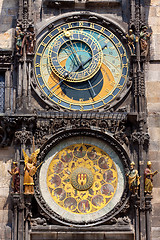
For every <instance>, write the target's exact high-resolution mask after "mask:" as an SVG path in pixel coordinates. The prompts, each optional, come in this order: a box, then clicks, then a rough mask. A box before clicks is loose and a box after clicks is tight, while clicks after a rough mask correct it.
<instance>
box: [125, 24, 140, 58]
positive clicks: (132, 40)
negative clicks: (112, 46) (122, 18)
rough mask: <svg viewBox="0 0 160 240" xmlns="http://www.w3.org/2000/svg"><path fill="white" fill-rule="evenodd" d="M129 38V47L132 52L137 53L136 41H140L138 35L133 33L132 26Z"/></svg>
mask: <svg viewBox="0 0 160 240" xmlns="http://www.w3.org/2000/svg"><path fill="white" fill-rule="evenodd" d="M126 37H127V39H128V47H129V49H130V52H131V54H135V53H136V42H138V37H136V35H135V34H134V33H133V30H132V29H131V28H130V29H129V33H128V34H127V35H126Z"/></svg>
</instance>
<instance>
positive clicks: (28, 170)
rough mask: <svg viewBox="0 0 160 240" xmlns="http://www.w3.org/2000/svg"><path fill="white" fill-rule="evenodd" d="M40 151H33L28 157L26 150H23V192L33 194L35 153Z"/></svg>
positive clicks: (35, 168) (35, 169)
mask: <svg viewBox="0 0 160 240" xmlns="http://www.w3.org/2000/svg"><path fill="white" fill-rule="evenodd" d="M39 152H40V149H37V150H36V151H34V152H33V153H32V154H31V156H30V157H29V156H28V155H27V154H26V152H25V151H24V150H23V155H24V162H25V167H24V183H23V185H24V194H34V181H33V176H34V174H35V173H36V171H37V167H36V163H37V155H38V153H39Z"/></svg>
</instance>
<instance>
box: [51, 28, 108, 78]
mask: <svg viewBox="0 0 160 240" xmlns="http://www.w3.org/2000/svg"><path fill="white" fill-rule="evenodd" d="M102 57H103V54H102V49H101V46H100V44H99V43H98V41H97V40H96V39H95V38H94V37H92V35H90V34H88V33H87V32H82V31H81V30H70V31H69V30H67V31H66V30H65V29H64V30H63V32H62V33H61V34H59V35H58V36H57V37H56V38H55V39H54V42H52V43H51V45H50V51H49V62H50V67H51V69H52V70H53V71H54V72H55V74H56V75H57V76H58V77H60V78H62V79H64V80H66V81H70V82H81V81H86V80H88V79H90V78H91V77H93V76H94V75H95V74H96V73H97V71H98V70H99V69H100V67H101V64H102Z"/></svg>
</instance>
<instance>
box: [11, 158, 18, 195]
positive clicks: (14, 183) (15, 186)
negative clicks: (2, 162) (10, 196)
mask: <svg viewBox="0 0 160 240" xmlns="http://www.w3.org/2000/svg"><path fill="white" fill-rule="evenodd" d="M8 172H9V174H11V175H12V184H11V186H12V189H13V193H19V191H20V172H19V168H18V163H17V162H13V167H12V169H11V171H10V170H8Z"/></svg>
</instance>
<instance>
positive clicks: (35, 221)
mask: <svg viewBox="0 0 160 240" xmlns="http://www.w3.org/2000/svg"><path fill="white" fill-rule="evenodd" d="M31 225H32V226H38V225H43V226H46V225H47V221H46V219H45V218H40V217H37V218H31Z"/></svg>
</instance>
